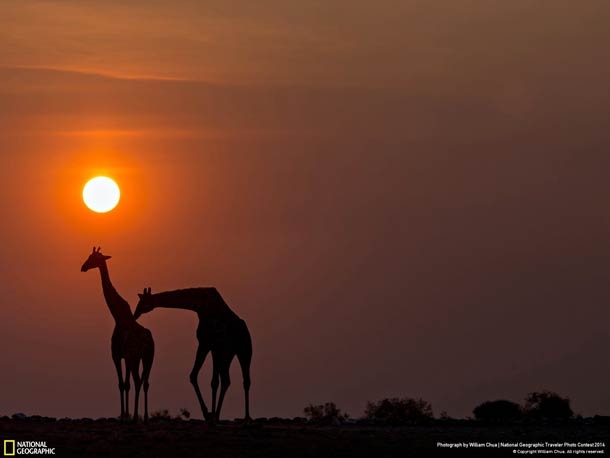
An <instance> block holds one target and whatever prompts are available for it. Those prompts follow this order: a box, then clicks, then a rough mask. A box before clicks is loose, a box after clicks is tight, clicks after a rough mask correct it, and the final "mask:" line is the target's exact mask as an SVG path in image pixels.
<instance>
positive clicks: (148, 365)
mask: <svg viewBox="0 0 610 458" xmlns="http://www.w3.org/2000/svg"><path fill="white" fill-rule="evenodd" d="M151 343H152V341H151ZM154 358H155V346H154V343H152V346H151V348H150V350H149V351H148V352H147V353H146V354H145V355H144V358H143V359H142V385H143V387H144V421H145V422H146V421H148V387H149V386H150V385H149V383H148V379H149V377H150V370H151V369H152V364H153V360H154Z"/></svg>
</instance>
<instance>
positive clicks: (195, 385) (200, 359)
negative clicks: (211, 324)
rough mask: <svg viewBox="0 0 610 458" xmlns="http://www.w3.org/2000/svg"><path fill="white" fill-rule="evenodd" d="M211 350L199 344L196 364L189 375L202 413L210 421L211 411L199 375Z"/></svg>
mask: <svg viewBox="0 0 610 458" xmlns="http://www.w3.org/2000/svg"><path fill="white" fill-rule="evenodd" d="M209 351H210V350H209V349H208V348H206V347H204V346H202V345H199V348H197V354H196V355H195V364H194V365H193V370H192V371H191V375H190V377H189V379H190V381H191V384H192V385H193V389H194V390H195V394H196V395H197V400H198V401H199V406H200V407H201V413H202V414H203V418H204V419H205V420H206V421H210V412H209V411H208V407H207V406H206V405H205V401H204V400H203V396H202V395H201V390H200V389H199V382H198V381H197V376H198V375H199V371H200V370H201V366H203V362H204V361H205V357H206V356H207V354H208V353H209Z"/></svg>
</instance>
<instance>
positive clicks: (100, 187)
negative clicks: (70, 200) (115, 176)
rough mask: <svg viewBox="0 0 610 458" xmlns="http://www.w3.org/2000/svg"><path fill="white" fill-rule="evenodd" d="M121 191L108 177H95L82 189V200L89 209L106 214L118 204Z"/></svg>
mask: <svg viewBox="0 0 610 458" xmlns="http://www.w3.org/2000/svg"><path fill="white" fill-rule="evenodd" d="M120 198H121V190H120V189H119V186H118V185H117V184H116V182H115V181H114V180H112V179H111V178H108V177H95V178H92V179H91V180H89V181H88V182H87V184H86V185H85V187H84V188H83V200H84V201H85V205H87V207H89V209H91V210H93V211H94V212H97V213H106V212H109V211H110V210H112V209H113V208H114V207H116V206H117V204H118V203H119V199H120Z"/></svg>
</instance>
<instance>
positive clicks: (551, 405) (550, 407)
mask: <svg viewBox="0 0 610 458" xmlns="http://www.w3.org/2000/svg"><path fill="white" fill-rule="evenodd" d="M524 410H525V413H526V414H527V415H528V416H529V417H532V418H571V417H573V416H574V412H573V411H572V408H571V407H570V400H569V399H568V398H562V397H561V396H559V395H558V394H557V393H553V392H552V391H540V392H537V391H536V392H533V393H530V394H528V395H527V397H526V398H525V407H524Z"/></svg>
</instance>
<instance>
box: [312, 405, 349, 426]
mask: <svg viewBox="0 0 610 458" xmlns="http://www.w3.org/2000/svg"><path fill="white" fill-rule="evenodd" d="M303 413H304V414H305V417H306V418H307V420H308V421H309V422H311V423H316V424H340V423H343V422H344V421H345V420H347V419H348V418H349V415H348V414H346V413H341V409H338V408H337V406H336V405H335V403H334V402H327V403H325V404H323V405H322V404H320V405H313V404H309V405H308V406H307V407H305V408H304V409H303Z"/></svg>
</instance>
